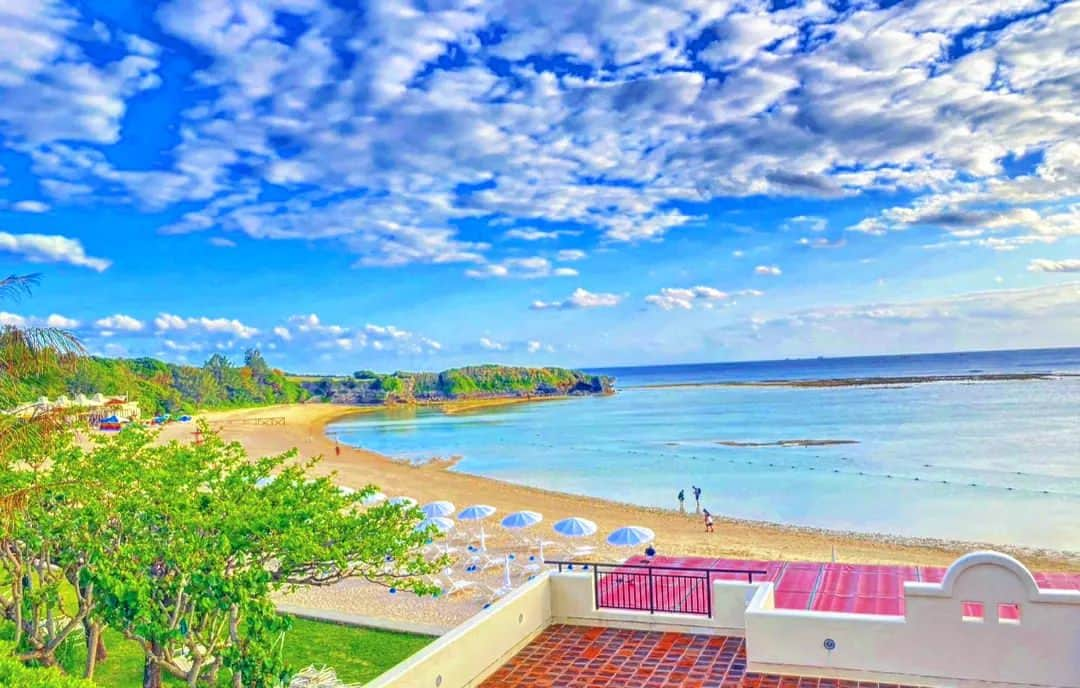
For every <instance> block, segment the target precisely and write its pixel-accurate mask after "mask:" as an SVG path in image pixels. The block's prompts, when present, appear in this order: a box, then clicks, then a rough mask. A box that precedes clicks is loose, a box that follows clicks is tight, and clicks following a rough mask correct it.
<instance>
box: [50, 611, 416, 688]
mask: <svg viewBox="0 0 1080 688" xmlns="http://www.w3.org/2000/svg"><path fill="white" fill-rule="evenodd" d="M81 640H82V639H81V636H80V637H79V641H80V642H78V643H73V644H72V645H71V647H72V648H73V650H72V651H71V652H68V653H66V656H62V657H61V663H62V664H63V665H64V667H65V668H66V669H68V671H69V672H70V673H72V674H74V675H76V676H79V675H81V674H82V667H83V661H84V660H85V657H86V651H85V646H84V645H83V644H82V642H81ZM433 640H434V638H431V637H428V636H422V635H410V634H408V633H394V632H391V631H378V630H374V629H368V628H355V627H351V626H342V625H339V624H332V623H323V622H319V621H308V620H306V619H296V618H294V619H293V627H292V629H291V630H290V631H289V632H288V633H286V634H285V642H284V647H283V649H282V652H283V655H284V659H285V663H286V665H287V666H289V667H290V668H295V669H297V670H299V669H303V668H305V667H307V666H309V665H315V666H316V667H324V666H327V667H332V668H333V669H334V671H336V672H337V675H338V678H340V679H341V680H342V681H344V682H346V683H364V682H367V681H370V680H371V679H373V678H375V677H376V676H378V675H379V674H381V673H383V672H384V671H386V670H387V669H389V668H390V667H392V666H394V665H395V664H397V663H398V662H400V661H401V660H403V659H405V658H406V657H408V656H410V655H412V654H413V653H415V652H417V651H418V650H420V649H421V648H422V647H424V646H426V645H427V644H428V643H430V642H432V641H433ZM105 647H106V648H107V649H108V654H109V658H108V659H107V660H105V662H104V663H101V664H98V666H97V670H96V672H95V674H94V683H96V684H97V685H99V686H102V688H131V687H132V686H139V685H140V684H141V682H142V668H143V654H142V650H140V649H139V646H138V645H137V644H136V643H134V642H132V641H129V640H125V639H124V638H123V636H121V635H120V634H119V633H118V632H116V631H112V630H106V631H105ZM164 683H165V685H166V686H183V685H184V683H183V681H180V680H178V679H174V678H172V677H171V676H168V675H166V676H164Z"/></svg>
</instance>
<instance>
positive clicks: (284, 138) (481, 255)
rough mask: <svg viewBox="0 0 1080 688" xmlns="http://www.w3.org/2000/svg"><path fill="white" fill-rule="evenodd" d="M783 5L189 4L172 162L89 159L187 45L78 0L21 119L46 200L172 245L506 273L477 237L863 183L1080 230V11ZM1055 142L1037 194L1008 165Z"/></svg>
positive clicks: (29, 44) (9, 9) (31, 26)
mask: <svg viewBox="0 0 1080 688" xmlns="http://www.w3.org/2000/svg"><path fill="white" fill-rule="evenodd" d="M785 4H786V5H790V6H786V7H783V8H779V7H775V8H774V7H772V4H770V3H764V2H760V1H758V0H751V1H750V2H740V3H731V2H719V3H716V2H702V1H701V0H685V1H680V2H674V3H655V2H642V1H637V0H627V1H626V2H621V3H614V4H591V5H587V6H585V7H584V8H582V7H578V6H576V5H575V6H571V5H568V4H566V3H548V4H543V3H540V4H537V3H532V4H528V3H526V4H520V3H518V4H514V3H509V4H508V3H505V2H501V1H498V0H490V1H487V2H484V1H480V2H462V3H458V2H447V3H439V4H434V5H432V4H428V5H425V7H424V9H422V10H421V9H415V8H412V7H405V6H402V5H396V4H393V3H390V4H385V5H384V4H376V5H374V6H371V7H367V6H365V7H364V8H363V10H362V12H359V14H362V15H363V16H362V21H361V20H360V19H361V17H359V16H358V14H357V13H350V11H349V10H350V8H348V7H346V6H344V5H342V4H341V3H327V2H321V1H319V0H266V2H262V3H255V2H240V3H231V4H222V3H217V2H213V1H212V0H172V1H171V2H167V3H165V4H164V5H163V6H162V7H161V8H160V10H159V12H158V13H157V20H158V23H159V25H160V27H161V30H162V31H163V32H164V33H165V34H167V35H168V39H169V41H170V42H172V43H175V44H177V45H180V46H181V48H182V47H183V44H187V46H188V49H190V50H193V51H197V52H198V54H199V55H200V68H199V69H198V70H197V71H196V72H195V73H194V74H193V75H192V76H191V77H189V78H188V77H180V76H175V77H172V78H176V79H177V80H178V83H177V84H176V86H177V87H178V88H181V89H185V92H188V93H192V94H196V97H197V99H198V100H197V102H195V103H194V104H192V106H191V107H189V108H186V109H185V112H184V113H183V116H182V118H181V126H180V132H179V136H178V137H177V138H178V143H177V144H176V145H175V147H174V148H173V149H172V150H171V151H167V155H164V156H162V159H163V160H164V163H162V164H161V165H160V166H158V167H154V168H147V169H117V167H116V164H115V162H114V161H113V160H112V159H111V158H110V156H111V155H113V153H112V152H111V151H109V152H103V151H102V150H99V149H98V148H96V147H91V146H90V145H88V144H108V143H111V142H114V141H116V140H117V139H118V137H120V136H121V135H127V134H128V133H129V132H127V131H122V130H121V128H120V125H121V123H122V122H124V118H125V114H126V113H127V110H128V103H129V102H130V100H131V98H133V97H134V96H135V95H136V94H138V93H140V92H142V91H145V90H147V89H151V88H154V87H156V85H157V83H158V72H159V71H162V70H160V68H159V65H158V61H159V60H164V59H166V57H165V56H167V55H168V53H162V52H161V51H160V50H159V49H158V48H157V46H156V45H154V44H152V43H150V42H148V41H146V40H145V39H141V38H139V37H136V36H130V35H127V34H125V33H124V32H123V31H121V30H119V29H117V28H116V27H114V26H105V27H99V28H103V29H105V30H94V27H93V25H92V24H91V18H90V17H83V16H80V11H79V10H77V9H72V8H71V7H68V6H66V5H62V4H61V3H59V2H53V1H50V0H28V1H27V2H22V3H10V2H9V3H8V4H7V5H5V9H4V10H3V12H5V13H6V14H5V16H4V18H3V19H4V20H3V21H0V46H4V49H0V90H2V91H3V93H2V94H0V124H2V125H3V126H0V131H2V132H3V133H2V136H3V138H4V143H5V144H7V145H8V147H9V148H10V147H11V144H12V143H14V144H15V146H16V148H15V149H13V150H16V152H15V154H16V155H24V156H28V157H29V159H30V160H31V161H32V163H33V170H34V173H35V174H36V175H37V176H38V181H39V186H40V187H41V188H42V190H43V191H44V192H45V193H46V194H47V195H48V196H49V197H52V198H57V199H64V200H68V199H71V200H76V199H83V200H89V199H91V198H94V197H98V196H104V197H106V198H107V199H108V200H109V201H110V202H117V203H123V202H131V203H138V204H140V205H145V206H148V207H151V208H175V207H182V208H183V210H184V211H185V214H184V216H183V217H182V218H181V219H180V220H179V221H177V222H176V223H175V224H174V225H173V226H172V227H171V228H170V231H173V232H194V231H228V232H240V233H242V234H244V235H246V236H248V237H252V238H255V239H261V240H285V241H320V242H329V243H332V244H334V245H335V246H340V247H343V248H344V249H346V250H348V251H350V252H352V253H353V254H355V256H356V264H357V265H358V266H359V267H370V266H400V265H407V264H413V263H433V264H445V263H468V264H472V265H475V266H481V267H476V268H475V270H474V271H475V272H478V273H483V272H485V270H495V271H496V272H497V271H498V268H485V267H482V266H484V265H501V264H502V260H503V258H504V257H503V256H498V257H494V258H493V257H491V256H489V255H488V252H489V251H490V249H491V247H490V246H489V245H488V244H487V243H486V242H485V241H480V240H471V239H465V238H463V237H462V235H461V232H460V230H459V229H458V228H459V227H461V226H462V223H464V222H469V223H476V224H477V226H479V227H481V229H483V225H484V223H491V226H490V227H487V228H486V229H488V230H489V233H490V234H493V232H491V231H490V230H492V228H494V227H515V228H514V229H509V230H507V231H506V232H505V234H504V235H503V236H504V238H508V239H517V240H523V241H526V240H527V241H539V240H557V239H558V238H559V236H560V235H561V234H560V231H549V230H542V229H532V228H531V227H530V225H531V224H536V225H538V226H541V227H547V226H560V227H561V226H570V227H581V228H583V229H584V230H585V231H590V232H595V233H597V234H599V235H601V236H602V238H603V239H604V240H605V242H606V243H617V242H640V241H655V240H661V239H663V238H664V237H665V236H666V234H667V233H668V232H670V231H672V230H673V229H674V228H678V227H684V226H687V225H690V224H692V223H695V222H697V218H694V217H690V216H687V215H684V214H683V212H682V211H680V210H678V209H677V208H685V206H684V205H682V204H683V203H685V202H687V201H706V202H707V201H711V200H712V199H714V198H723V197H742V196H758V195H771V196H798V197H811V198H832V197H839V196H847V195H852V194H857V193H861V192H863V191H866V190H872V191H882V192H887V193H896V192H903V193H905V194H909V193H910V194H916V195H918V194H930V195H932V196H938V197H945V196H949V195H951V194H961V195H962V194H978V195H980V198H981V200H976V199H973V198H970V197H968V198H963V199H962V198H959V197H956V196H951V201H952V203H951V205H948V206H947V207H945V210H947V211H950V212H951V211H953V210H956V209H957V208H960V209H963V210H967V211H973V212H978V213H986V212H989V211H990V210H991V208H990V207H989V206H991V205H993V204H992V203H991V202H989V201H988V200H987V199H994V198H998V199H1002V201H1001V203H1000V205H1001V206H1015V207H1016V208H1015V209H1014V210H1010V209H1009V208H1002V207H999V208H996V210H997V211H998V212H999V213H1000V214H1001V216H1002V217H1001V218H1000V219H998V220H996V221H995V220H994V219H993V218H987V223H984V224H983V225H982V228H983V229H984V230H985V231H986V232H995V233H999V234H1001V235H1002V236H1001V237H1000V238H1002V239H1009V238H1013V235H1018V236H1028V235H1030V236H1045V237H1061V236H1072V235H1075V234H1076V231H1077V229H1076V228H1077V222H1076V220H1075V218H1074V217H1073V216H1074V215H1075V213H1074V212H1073V211H1072V210H1070V208H1069V207H1068V205H1067V204H1068V203H1070V202H1074V201H1070V199H1075V198H1076V197H1077V193H1076V180H1077V179H1078V177H1077V175H1076V174H1075V173H1074V172H1070V170H1074V169H1075V163H1074V162H1073V163H1070V161H1075V160H1077V159H1080V156H1078V155H1077V154H1076V148H1075V146H1076V144H1074V143H1072V142H1074V141H1075V140H1076V138H1077V137H1076V127H1077V121H1076V118H1075V116H1074V115H1073V114H1072V113H1073V111H1074V110H1075V103H1076V101H1077V87H1076V83H1075V79H1074V78H1073V75H1075V74H1076V72H1077V69H1078V66H1080V65H1078V60H1080V56H1078V55H1077V53H1076V51H1075V49H1074V43H1075V39H1074V38H1073V36H1074V35H1075V30H1076V26H1077V24H1078V19H1077V17H1078V16H1080V9H1078V8H1077V4H1076V3H1065V2H1061V3H1056V4H1050V5H1047V6H1046V7H1045V8H1044V7H1043V5H1040V4H1037V3H1035V2H1031V1H1030V0H1017V1H1016V2H1004V3H983V4H980V5H977V6H971V7H968V6H966V5H965V6H964V8H963V9H964V11H960V10H959V9H958V7H960V6H961V3H955V2H953V3H946V2H937V1H934V2H920V3H896V4H894V3H886V5H884V6H877V5H873V4H863V5H853V6H851V7H844V8H843V9H839V8H834V7H832V6H830V5H828V4H826V3H821V2H806V3H785ZM969 4H970V3H969ZM1037 10H1038V11H1037ZM1043 10H1045V11H1043ZM286 17H288V18H289V19H288V20H287V19H286ZM286 24H288V26H286ZM342 27H350V28H349V30H348V31H347V32H346V33H348V36H347V37H344V36H343V34H342ZM496 29H497V30H496ZM707 29H708V31H706V30H707ZM493 36H494V37H495V38H493ZM481 37H483V40H481ZM703 41H704V42H706V45H704V46H702V45H700V44H701V43H702V42H703ZM88 44H94V45H93V47H94V48H95V49H93V50H91V49H90V47H88ZM173 52H176V51H170V53H173ZM90 54H93V55H95V59H90V58H89V57H88V55H90ZM102 55H105V56H107V57H101V56H102ZM445 56H452V58H453V59H451V60H443V59H442V58H443V57H445ZM552 57H557V58H558V61H557V62H558V63H560V64H569V65H572V67H573V69H570V70H567V69H562V68H561V67H556V66H555V65H553V61H552V60H551V59H550V58H552ZM492 60H502V61H504V62H503V63H502V64H503V67H501V68H500V69H499V70H498V71H493V70H492V69H491V68H489V66H488V65H489V64H491V63H492ZM450 63H452V64H453V66H449V64H450ZM702 63H706V64H708V65H709V67H710V69H709V70H704V69H702V68H701V64H702ZM716 70H719V73H717V72H716ZM185 79H186V80H185ZM58 140H63V141H64V143H63V144H59V143H55V142H56V141H58ZM50 142H52V143H50ZM391 144H392V145H391ZM1038 154H1041V155H1042V156H1043V162H1042V163H1041V164H1040V166H1039V167H1040V170H1039V172H1038V173H1036V174H1031V175H1024V176H1026V177H1030V179H1027V180H1023V179H1017V178H1013V177H1010V176H1009V175H1008V174H1006V172H1005V167H1006V166H1005V165H1004V164H1003V163H1004V161H1006V160H1009V159H1016V158H1019V157H1024V156H1029V155H1038ZM1070 164H1072V165H1073V166H1072V167H1070ZM239 166H242V167H243V169H245V170H250V174H244V175H235V174H232V173H231V172H230V171H231V170H233V169H234V168H236V167H239ZM238 177H239V178H238ZM263 185H285V186H287V187H288V191H289V193H288V196H287V198H285V199H284V200H267V199H268V198H270V197H272V196H269V195H267V194H264V193H262V191H263V188H262V187H263ZM1051 206H1052V207H1051ZM1020 211H1031V212H1034V213H1036V214H1037V215H1038V216H1039V217H1038V219H1035V218H1033V217H1030V216H1029V217H1027V218H1025V217H1024V215H1023V214H1022V213H1021V212H1020ZM687 212H688V211H687ZM995 223H997V224H995ZM907 226H916V225H915V224H912V223H911V222H910V218H908V219H905V218H903V217H902V216H900V215H897V216H896V217H873V218H865V219H864V222H858V223H856V224H855V228H859V229H860V230H861V231H869V232H874V233H887V232H889V231H892V230H893V229H899V228H903V227H907ZM813 229H815V227H809V228H807V231H811V230H813ZM969 229H970V228H969ZM947 231H951V230H947ZM477 234H480V235H483V234H482V232H477ZM954 238H956V237H954ZM958 240H960V241H974V240H973V239H972V237H966V238H958ZM976 243H977V242H976ZM976 243H973V244H971V245H976ZM999 246H1004V244H999ZM992 248H996V247H993V246H992ZM504 267H506V266H504ZM510 271H511V270H510V268H509V267H507V270H506V272H507V273H509V272H510ZM492 276H498V275H492Z"/></svg>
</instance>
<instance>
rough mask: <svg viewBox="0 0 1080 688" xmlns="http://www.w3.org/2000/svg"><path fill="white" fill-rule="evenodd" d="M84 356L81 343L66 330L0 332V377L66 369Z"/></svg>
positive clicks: (7, 329)
mask: <svg viewBox="0 0 1080 688" xmlns="http://www.w3.org/2000/svg"><path fill="white" fill-rule="evenodd" d="M85 355H86V349H85V348H83V345H82V343H81V342H79V340H78V338H76V337H75V335H74V334H72V333H70V332H68V331H67V330H61V329H59V328H56V327H15V326H13V325H5V326H4V327H3V328H0V375H8V376H11V377H14V378H18V377H21V376H23V375H32V374H34V373H39V372H42V371H44V370H45V369H47V368H48V367H49V366H53V365H61V366H64V365H70V364H71V363H73V362H74V361H75V360H76V359H77V358H79V357H80V356H85Z"/></svg>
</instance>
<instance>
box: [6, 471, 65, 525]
mask: <svg viewBox="0 0 1080 688" xmlns="http://www.w3.org/2000/svg"><path fill="white" fill-rule="evenodd" d="M75 484H78V483H77V482H76V481H74V480H64V481H61V482H55V483H51V484H49V483H39V484H37V485H29V486H27V487H22V488H19V489H17V490H12V491H9V492H7V493H6V494H0V535H7V534H8V533H10V532H11V526H12V525H14V524H15V522H16V520H17V519H18V518H19V517H20V516H21V515H22V514H24V513H26V510H27V509H28V508H29V507H30V500H31V499H33V498H35V497H37V496H40V495H42V494H44V493H46V492H48V491H49V490H55V489H57V488H59V487H66V486H69V485H75Z"/></svg>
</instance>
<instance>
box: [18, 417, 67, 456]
mask: <svg viewBox="0 0 1080 688" xmlns="http://www.w3.org/2000/svg"><path fill="white" fill-rule="evenodd" d="M72 415H73V412H72V411H71V410H69V409H50V410H48V411H35V412H34V413H33V414H32V415H30V416H19V415H15V414H0V456H9V455H11V456H13V457H14V458H18V459H23V458H27V457H30V456H34V455H37V454H39V453H41V452H44V451H45V450H46V449H47V448H48V447H49V446H51V444H50V440H51V439H53V438H55V437H58V436H60V435H62V434H63V433H66V432H68V431H69V429H70V427H71V419H72ZM16 450H18V453H19V456H15V454H16V453H17V452H16Z"/></svg>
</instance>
